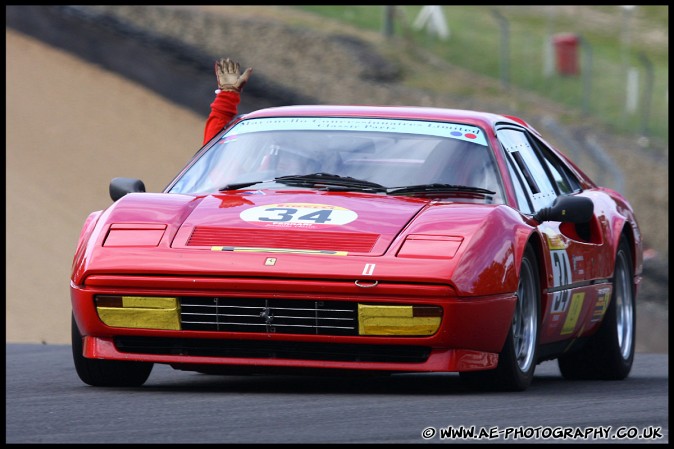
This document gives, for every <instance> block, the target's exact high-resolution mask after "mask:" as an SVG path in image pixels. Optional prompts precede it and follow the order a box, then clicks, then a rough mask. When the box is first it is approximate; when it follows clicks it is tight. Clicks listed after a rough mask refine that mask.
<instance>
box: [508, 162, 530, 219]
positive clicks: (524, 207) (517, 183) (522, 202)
mask: <svg viewBox="0 0 674 449" xmlns="http://www.w3.org/2000/svg"><path fill="white" fill-rule="evenodd" d="M507 161H508V171H509V172H510V179H512V181H513V187H514V188H515V196H516V197H517V208H518V209H519V211H520V212H522V213H523V214H534V213H535V211H534V210H533V209H532V207H531V202H530V201H529V198H528V197H527V193H526V192H525V191H524V186H523V185H522V179H521V178H520V177H519V176H518V175H517V171H516V168H515V167H514V162H513V160H512V159H511V158H508V159H507Z"/></svg>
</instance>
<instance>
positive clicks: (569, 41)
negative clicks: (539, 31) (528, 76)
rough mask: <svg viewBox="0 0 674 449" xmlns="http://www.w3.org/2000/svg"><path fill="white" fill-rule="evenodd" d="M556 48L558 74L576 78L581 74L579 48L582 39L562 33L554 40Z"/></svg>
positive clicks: (554, 37)
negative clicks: (575, 76)
mask: <svg viewBox="0 0 674 449" xmlns="http://www.w3.org/2000/svg"><path fill="white" fill-rule="evenodd" d="M552 42H553V44H554V47H555V60H556V62H557V73H559V74H560V75H567V76H574V75H578V74H579V73H580V68H579V64H578V48H579V46H580V45H579V44H580V38H579V37H578V35H576V34H573V33H560V34H556V35H555V36H553V38H552Z"/></svg>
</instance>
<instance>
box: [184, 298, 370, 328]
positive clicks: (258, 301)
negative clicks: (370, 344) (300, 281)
mask: <svg viewBox="0 0 674 449" xmlns="http://www.w3.org/2000/svg"><path fill="white" fill-rule="evenodd" d="M357 307H358V305H357V303H354V302H346V301H308V300H287V299H266V298H213V297H207V298H201V297H199V298H193V297H183V298H181V299H180V322H181V325H182V329H183V330H199V331H226V332H260V333H277V334H312V335H357V332H358V313H357Z"/></svg>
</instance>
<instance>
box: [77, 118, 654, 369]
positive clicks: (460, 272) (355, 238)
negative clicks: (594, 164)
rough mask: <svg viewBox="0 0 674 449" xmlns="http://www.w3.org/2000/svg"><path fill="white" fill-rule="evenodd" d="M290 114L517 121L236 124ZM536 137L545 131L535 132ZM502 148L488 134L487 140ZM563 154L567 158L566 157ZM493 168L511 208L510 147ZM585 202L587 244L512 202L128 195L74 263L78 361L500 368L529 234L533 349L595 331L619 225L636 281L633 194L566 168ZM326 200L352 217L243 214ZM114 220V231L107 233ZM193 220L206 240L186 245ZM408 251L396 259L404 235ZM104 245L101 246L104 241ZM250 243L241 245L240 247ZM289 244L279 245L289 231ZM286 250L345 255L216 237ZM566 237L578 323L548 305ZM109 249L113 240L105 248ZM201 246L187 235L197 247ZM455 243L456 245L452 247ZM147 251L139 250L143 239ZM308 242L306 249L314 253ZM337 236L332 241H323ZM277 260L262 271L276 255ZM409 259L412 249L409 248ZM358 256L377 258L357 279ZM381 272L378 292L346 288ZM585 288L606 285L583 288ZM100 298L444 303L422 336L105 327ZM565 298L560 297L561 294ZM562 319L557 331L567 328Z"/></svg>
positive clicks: (638, 263)
mask: <svg viewBox="0 0 674 449" xmlns="http://www.w3.org/2000/svg"><path fill="white" fill-rule="evenodd" d="M292 115H327V116H332V115H338V116H369V117H389V118H391V117H407V118H418V119H434V120H439V119H440V120H445V119H446V120H451V121H462V122H465V123H467V124H471V125H475V126H479V127H481V128H482V129H485V130H492V129H493V126H494V125H495V124H496V123H502V122H508V123H519V124H523V123H524V122H522V121H519V120H512V119H510V118H507V117H504V116H499V115H495V114H487V113H478V112H472V111H461V110H440V109H433V108H411V107H410V108H403V107H400V108H385V107H351V106H331V107H322V106H298V107H285V108H271V109H267V110H262V111H257V112H254V113H251V114H248V115H247V116H245V117H244V118H250V117H263V116H292ZM536 134H537V135H538V133H536ZM487 136H488V139H490V140H491V142H490V143H491V145H492V147H494V148H498V144H497V142H496V140H495V139H496V137H495V134H494V132H493V131H490V132H488V133H487ZM558 155H559V157H560V158H561V159H563V160H565V161H568V160H567V159H566V157H565V156H564V155H562V154H558ZM496 161H497V164H498V166H499V169H500V170H501V172H502V173H503V174H504V175H503V178H504V180H505V181H506V185H505V194H506V203H507V204H514V202H515V196H514V190H513V188H512V186H511V185H510V184H509V182H508V180H509V175H508V170H507V166H506V162H505V159H504V155H503V154H502V153H501V152H500V151H497V152H496ZM568 163H569V166H570V168H571V169H572V170H573V171H574V172H575V173H576V174H577V175H578V176H579V178H580V179H581V184H582V186H583V188H584V189H586V190H585V191H584V192H583V195H586V196H588V197H590V198H591V199H592V200H593V201H594V202H595V223H594V226H595V228H594V231H593V233H594V239H595V240H593V242H592V243H589V244H588V243H580V242H578V241H576V240H575V239H574V238H573V237H574V235H570V234H571V231H570V230H568V229H566V228H565V227H564V226H559V224H558V223H557V224H555V223H544V224H542V225H538V224H537V223H536V222H534V221H532V220H531V219H529V218H527V217H525V216H523V215H521V214H520V213H519V212H517V211H516V210H514V209H512V208H510V207H509V206H507V205H481V204H475V203H460V202H452V201H450V200H447V201H438V200H429V199H423V198H406V197H393V196H383V195H375V194H364V193H335V192H319V191H308V190H296V191H292V190H280V191H276V192H274V191H266V192H265V193H266V194H265V195H250V194H246V193H244V192H241V191H234V192H227V193H222V194H216V195H206V196H190V195H176V194H164V193H137V194H128V195H126V196H125V197H123V198H121V199H120V200H118V201H117V202H115V203H114V204H112V205H111V206H110V207H108V208H107V209H106V210H104V211H98V212H94V213H92V214H91V215H90V216H89V217H88V218H87V221H86V222H85V224H84V226H83V228H82V233H81V235H80V239H79V242H78V246H77V250H76V253H75V257H74V260H73V270H72V276H71V299H72V307H73V312H74V316H75V319H76V321H77V324H78V327H79V329H80V331H81V333H82V334H83V335H84V336H85V345H84V355H85V356H86V357H98V358H109V359H117V360H131V359H133V360H144V361H153V362H159V363H170V364H174V365H182V366H191V365H195V366H196V365H200V364H230V365H258V366H261V365H264V366H294V367H314V368H349V369H356V370H365V369H367V370H391V371H397V370H399V371H465V370H474V369H487V368H493V367H494V366H495V364H496V362H497V359H498V356H497V354H498V352H500V350H501V349H502V345H503V342H504V340H505V337H506V335H507V333H508V330H509V328H510V324H511V320H512V314H513V309H514V303H515V296H514V294H515V291H516V290H517V285H518V274H519V273H518V271H519V267H520V261H521V258H522V254H523V252H524V249H525V247H526V245H527V244H528V243H533V244H534V246H535V247H536V248H537V256H538V259H539V261H540V268H539V270H540V275H541V290H542V321H541V337H540V339H541V343H542V344H545V343H554V342H558V341H562V340H567V339H568V340H571V339H573V338H576V337H578V336H581V335H589V334H591V333H592V332H594V331H595V330H596V328H597V325H598V324H599V321H597V320H593V319H594V318H596V317H594V318H593V313H594V310H595V307H596V305H597V303H598V302H599V301H601V299H602V298H601V297H600V295H599V294H598V293H597V291H598V290H600V291H601V290H602V289H604V291H605V289H606V288H609V289H610V282H609V281H608V280H609V279H610V278H611V276H612V271H613V261H614V258H615V252H616V248H617V244H618V239H619V237H620V233H621V232H622V229H623V228H624V227H625V226H631V227H632V228H634V232H633V233H632V243H633V254H634V258H635V260H634V263H635V282H636V283H638V281H639V277H640V274H641V269H642V259H641V238H640V235H639V234H638V228H637V225H636V221H635V219H634V216H633V212H632V210H631V208H630V207H629V205H628V203H627V202H626V200H625V199H624V198H623V197H622V196H620V195H619V194H618V193H617V192H614V191H611V190H608V189H605V188H598V187H597V186H596V185H595V184H594V183H593V182H592V181H591V180H590V179H589V178H588V177H587V176H586V175H585V174H583V173H582V171H580V169H579V168H578V167H576V166H575V165H574V164H573V163H572V162H570V161H568ZM286 203H292V204H321V205H329V206H331V207H334V208H339V209H340V210H348V211H351V212H353V213H355V214H356V215H357V219H355V220H353V221H350V222H349V223H347V224H344V225H341V226H331V225H328V224H326V225H319V224H316V225H313V226H307V227H301V228H300V227H297V228H288V229H285V230H284V229H279V228H278V226H276V227H275V226H271V225H270V224H269V223H262V222H259V221H258V222H255V221H245V220H243V219H242V218H241V214H242V213H243V212H244V211H247V210H250V209H252V208H255V207H259V206H265V205H266V206H268V205H275V204H286ZM111 228H115V229H113V231H114V233H113V234H110V237H108V235H109V233H110V231H111ZM195 229H201V231H199V232H200V234H199V235H200V237H199V239H195V240H193V241H192V242H190V238H191V236H192V235H193V232H194V231H195ZM408 236H410V238H409V245H410V246H409V247H407V248H405V250H403V251H402V253H401V254H404V255H406V257H397V256H396V255H397V254H399V252H400V251H401V248H402V247H403V244H404V242H405V239H406V238H407V237H408ZM433 236H437V238H438V240H441V241H443V242H452V243H451V245H452V246H451V248H452V252H453V255H452V256H451V257H450V256H443V254H442V253H441V252H440V251H438V250H437V249H436V250H434V249H430V250H429V255H430V257H428V258H421V257H418V256H419V255H420V254H421V253H422V252H423V248H424V245H426V244H427V242H428V244H429V245H433ZM106 239H108V240H107V242H106ZM246 239H248V240H246ZM284 239H286V240H284ZM231 241H235V242H236V244H235V245H232V246H242V247H260V246H262V247H269V244H270V243H269V242H272V243H271V244H272V245H273V247H276V248H278V247H284V246H283V244H284V242H296V243H295V245H294V247H297V246H298V245H300V243H297V242H301V243H302V244H303V245H304V246H303V247H301V248H296V249H316V250H328V251H330V250H334V251H343V250H344V248H347V250H348V252H349V254H348V255H345V256H339V255H325V254H288V253H269V252H250V253H246V252H234V251H212V250H211V246H228V245H229V244H230V242H231ZM551 241H553V242H554V241H556V242H557V243H558V244H561V243H563V245H564V246H565V247H566V248H567V254H568V255H569V258H570V259H571V260H572V261H573V267H572V271H571V274H570V276H571V279H570V281H571V283H573V284H574V285H576V287H574V288H573V289H572V291H571V292H570V295H577V298H580V297H581V296H582V307H580V312H579V314H578V317H577V322H576V324H575V325H574V326H572V329H571V330H570V331H569V330H568V328H569V327H571V325H570V324H569V323H571V322H572V321H573V320H571V321H569V322H567V318H568V316H567V314H568V308H567V309H566V311H564V312H559V311H554V310H553V305H554V303H555V298H556V296H555V293H554V292H551V291H550V290H551V289H553V288H554V286H555V279H554V276H553V272H554V266H553V259H552V258H551V251H552V250H553V249H554V248H551V247H550V246H549V245H550V242H551ZM104 242H106V244H105V245H104ZM195 242H196V243H195ZM457 242H458V243H457ZM138 245H140V246H138ZM312 245H315V246H316V247H315V248H311V246H312ZM331 245H334V247H330V246H331ZM270 255H271V256H274V257H275V258H277V262H276V264H275V265H273V266H268V265H265V263H264V262H265V259H266V258H268V257H269V256H270ZM410 255H412V256H410ZM366 264H375V266H376V268H375V270H374V271H373V272H372V273H371V274H363V273H364V269H365V267H366ZM357 280H361V281H367V282H371V281H374V280H376V281H378V283H379V284H378V285H377V286H376V287H374V288H360V287H357V286H356V284H355V281H357ZM591 281H593V282H594V281H599V283H598V284H595V285H590V282H591ZM96 294H116V295H124V294H128V295H141V294H142V295H148V296H149V295H182V296H198V295H209V296H222V297H239V296H246V295H267V296H270V297H271V296H273V297H283V298H288V299H303V298H311V299H312V300H325V301H330V300H340V301H367V302H370V303H379V302H380V303H387V304H432V305H436V306H441V307H442V308H443V320H442V325H441V328H440V330H439V331H438V332H437V333H436V334H435V335H432V336H429V337H397V338H396V337H358V336H344V337H342V336H339V337H338V336H317V335H281V334H253V333H224V332H206V331H165V330H161V331H158V330H144V329H120V328H117V329H112V328H109V327H107V326H105V325H104V324H102V322H101V321H100V320H99V319H98V316H97V314H96V311H95V307H94V304H93V297H94V295H96ZM557 298H558V296H557ZM565 323H566V329H565ZM116 335H135V336H165V337H193V338H203V339H242V340H244V339H248V340H260V339H263V340H280V341H288V342H293V341H313V342H325V343H356V344H357V343H367V344H391V343H396V344H400V345H423V346H429V347H431V348H432V355H431V357H430V358H429V359H428V361H427V362H425V363H420V364H412V365H411V364H396V363H382V362H377V363H373V362H367V363H366V362H348V363H347V362H328V361H307V360H304V361H300V360H275V359H274V360H267V359H245V358H215V357H194V356H180V355H170V356H169V355H137V354H136V355H131V354H126V353H121V352H119V351H117V349H115V346H114V344H113V343H112V337H114V336H116Z"/></svg>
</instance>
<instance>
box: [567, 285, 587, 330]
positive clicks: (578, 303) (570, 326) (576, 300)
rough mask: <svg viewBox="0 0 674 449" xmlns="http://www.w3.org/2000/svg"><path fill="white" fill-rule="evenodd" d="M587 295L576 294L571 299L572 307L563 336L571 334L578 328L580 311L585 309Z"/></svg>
mask: <svg viewBox="0 0 674 449" xmlns="http://www.w3.org/2000/svg"><path fill="white" fill-rule="evenodd" d="M584 299H585V293H575V294H574V295H573V297H572V298H571V307H569V314H568V315H566V321H564V326H562V332H561V335H566V334H570V333H571V332H573V330H574V329H575V328H576V324H577V323H578V317H579V316H580V311H581V310H582V309H583V300H584Z"/></svg>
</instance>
